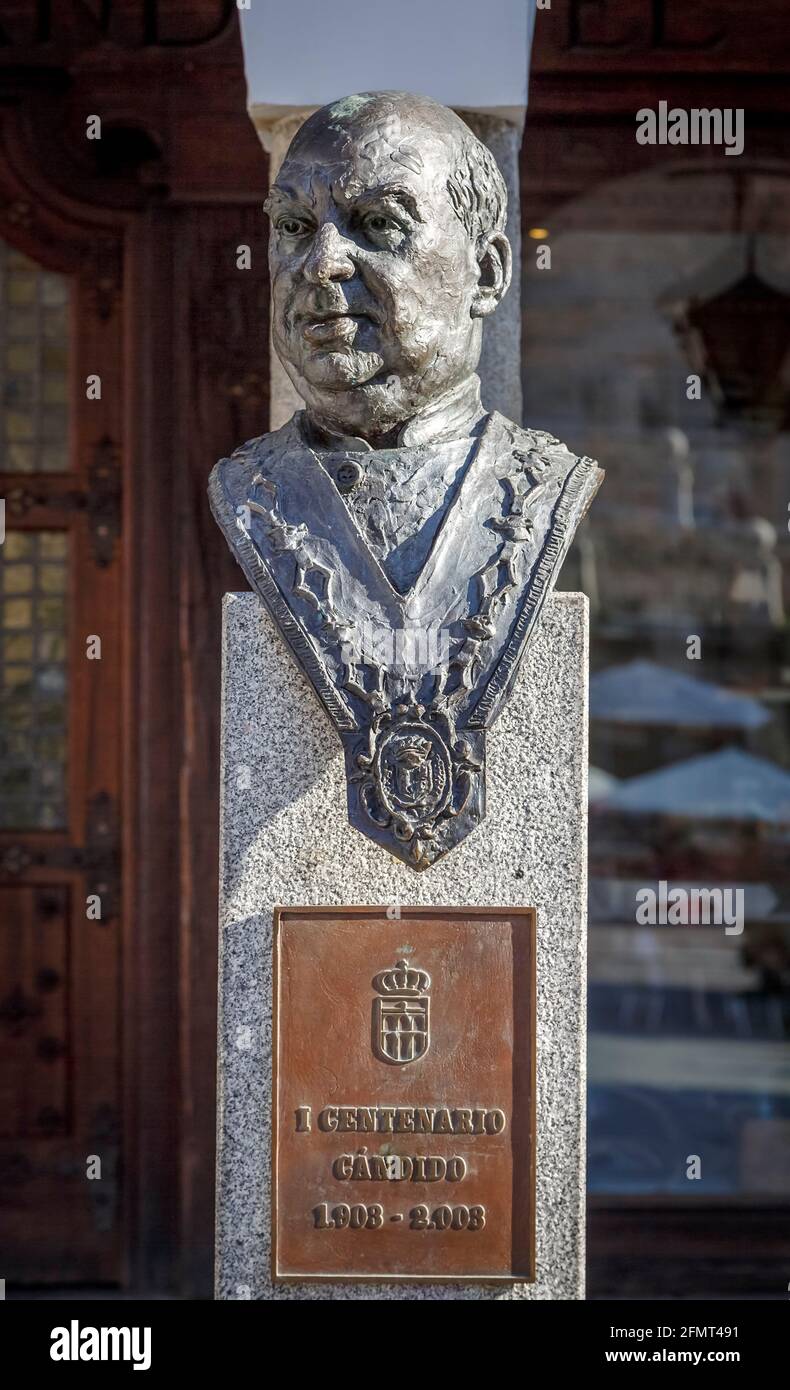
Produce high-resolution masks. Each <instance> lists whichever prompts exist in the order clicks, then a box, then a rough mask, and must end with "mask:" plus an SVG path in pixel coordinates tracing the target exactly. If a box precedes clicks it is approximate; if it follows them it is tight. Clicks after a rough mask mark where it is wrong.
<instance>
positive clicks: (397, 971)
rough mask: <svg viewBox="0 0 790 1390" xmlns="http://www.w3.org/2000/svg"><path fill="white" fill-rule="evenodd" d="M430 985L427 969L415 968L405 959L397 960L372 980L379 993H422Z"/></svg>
mask: <svg viewBox="0 0 790 1390" xmlns="http://www.w3.org/2000/svg"><path fill="white" fill-rule="evenodd" d="M430 987H431V977H430V975H429V974H428V972H427V970H417V969H415V968H414V966H411V965H409V964H408V962H407V961H405V960H399V961H398V963H397V965H394V966H392V968H391V969H390V970H382V971H381V972H380V974H378V975H376V977H375V979H374V981H373V988H374V989H376V990H378V992H379V994H424V993H425V991H426V990H428V989H430Z"/></svg>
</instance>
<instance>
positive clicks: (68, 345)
mask: <svg viewBox="0 0 790 1390" xmlns="http://www.w3.org/2000/svg"><path fill="white" fill-rule="evenodd" d="M374 9H375V7H374ZM371 23H375V14H374V11H373V10H372V11H371ZM484 59H485V55H484V54H481V58H480V61H481V62H483V61H484ZM789 66H790V16H788V14H787V10H786V0H763V3H762V4H761V5H760V6H759V10H758V11H755V12H754V13H752V12H750V11H749V10H747V9H746V8H745V7H744V6H742V5H741V4H739V3H737V0H706V3H704V4H702V3H700V4H695V5H693V6H689V5H687V4H685V3H681V0H617V3H614V0H611V3H609V0H554V3H553V5H552V6H551V8H550V9H548V10H545V11H540V12H539V13H538V15H537V24H536V30H535V38H534V44H533V53H532V71H531V78H530V95H529V111H528V115H527V123H526V131H525V137H524V141H523V145H522V150H521V159H520V185H521V232H522V266H523V280H522V286H521V294H522V311H523V312H522V364H523V372H522V383H521V385H522V391H523V399H524V419H525V421H526V422H528V423H530V424H534V425H536V426H539V427H541V428H545V429H548V430H550V431H551V432H553V433H555V434H557V435H558V436H559V437H560V438H562V439H564V440H566V441H567V442H568V443H569V445H570V446H571V447H572V448H574V449H575V450H577V451H578V452H580V453H588V454H592V455H594V456H595V457H597V458H599V459H600V461H601V462H602V464H603V465H604V466H605V468H606V470H607V479H606V484H605V487H604V488H603V490H602V492H601V493H600V494H599V497H598V499H597V501H596V504H595V508H594V509H593V512H592V514H591V517H590V518H589V520H588V521H587V522H586V523H585V525H584V527H583V528H582V531H581V533H580V535H579V537H578V539H577V542H576V544H575V547H574V550H573V552H572V555H571V557H570V559H569V561H568V563H567V565H566V568H565V570H564V572H563V580H562V584H563V587H565V588H568V589H575V588H581V589H583V590H585V592H586V593H587V594H588V595H589V597H590V602H591V608H592V624H593V630H592V660H593V675H592V681H591V714H592V735H591V762H592V772H591V793H590V794H591V826H590V875H591V879H590V996H589V1021H590V1043H589V1072H590V1125H589V1186H590V1194H591V1196H590V1223H589V1261H590V1293H591V1294H592V1296H596V1295H598V1296H626V1297H628V1296H637V1297H638V1296H642V1297H648V1296H655V1295H664V1296H666V1297H670V1298H677V1297H695V1296H696V1297H705V1296H719V1295H726V1294H728V1293H729V1294H732V1295H733V1296H736V1297H745V1296H746V1297H748V1296H754V1297H771V1296H774V1297H784V1296H786V1289H787V1267H786V1265H787V1250H788V1245H789V1244H790V1043H789V1042H788V1034H789V1033H790V1003H789V1001H788V992H789V991H790V852H789V846H788V842H789V841H790V756H789V754H790V713H789V711H790V649H789V644H788V612H789V611H790V580H789V579H788V553H789V552H790V536H789V535H788V525H789V523H790V511H788V505H789V504H790V445H789V444H788V438H789V436H788V433H787V428H788V422H789V421H790V364H789V362H788V352H789V350H790V312H789V311H790V251H788V246H790V241H789V240H788V230H790V226H789V224H790V198H789V196H788V189H790V184H789V183H788V179H790V147H789V143H788V128H789V126H790V85H788V81H787V74H788V67H789ZM337 95H340V93H337ZM662 100H665V101H668V102H669V104H670V106H678V107H682V108H686V109H689V108H692V107H704V108H725V107H731V108H739V107H740V108H744V109H745V123H746V141H745V149H744V153H743V154H742V155H740V156H739V157H737V158H730V157H726V156H725V154H724V151H723V149H722V148H712V147H704V146H703V147H691V146H680V147H675V146H655V147H650V146H644V145H639V144H637V142H636V139H635V113H636V112H637V110H639V109H640V108H643V107H653V108H655V107H657V105H658V102H659V101H662ZM245 105H246V90H245V81H244V69H243V63H242V50H241V41H240V36H239V32H238V15H237V8H236V4H235V3H234V0H190V3H184V0H153V3H151V0H145V3H144V0H102V3H99V0H63V3H62V4H55V3H48V0H36V2H35V3H34V2H33V0H17V2H16V3H15V0H0V303H1V304H2V308H1V309H0V383H1V384H2V411H1V412H0V451H1V452H0V496H2V497H3V498H4V499H5V522H6V538H5V542H4V544H3V545H2V546H0V724H1V725H2V733H1V735H0V737H1V738H2V746H1V748H0V764H1V767H0V910H1V912H2V920H1V922H0V1249H1V1250H2V1255H3V1269H2V1270H0V1274H2V1275H4V1277H5V1278H6V1280H7V1284H8V1286H9V1290H11V1289H12V1288H14V1287H21V1286H28V1287H31V1286H38V1287H51V1288H61V1289H63V1288H67V1287H70V1286H74V1285H83V1286H88V1287H91V1288H95V1289H98V1288H100V1287H104V1288H106V1289H107V1290H111V1289H124V1288H125V1289H133V1290H137V1291H142V1292H144V1293H148V1294H156V1293H162V1294H168V1293H169V1294H174V1295H176V1296H186V1297H194V1296H209V1295H210V1290H211V1252H212V1234H213V1232H212V1227H213V1148H214V1114H215V1110H214V1103H215V1095H214V1072H215V1008H216V891H217V833H218V828H217V782H218V764H217V743H218V717H219V623H220V600H221V596H222V594H223V593H224V592H225V591H226V590H228V589H234V588H239V587H242V584H243V581H242V578H241V575H240V572H239V571H238V570H237V569H236V567H235V566H234V564H233V563H232V561H231V560H230V557H229V555H228V554H227V553H226V549H225V545H224V541H223V540H222V538H221V536H220V534H219V532H218V531H217V528H216V527H215V526H214V524H213V522H212V520H211V517H210V515H209V511H208V506H207V501H206V494H205V486H206V479H207V475H208V472H209V469H210V467H211V465H212V464H213V462H214V460H215V459H216V458H218V457H219V456H221V455H222V454H224V453H226V452H228V451H229V450H230V449H232V448H233V447H234V446H235V445H236V444H237V443H238V442H239V441H241V440H243V439H246V438H248V437H250V436H252V435H255V434H259V433H261V432H262V431H263V430H265V429H266V428H267V427H268V423H269V409H270V380H271V363H270V359H269V345H268V329H267V324H268V281H267V269H266V237H267V230H266V219H265V216H264V214H263V212H262V209H261V203H262V198H263V195H264V192H265V189H266V187H267V186H268V173H269V171H268V167H267V166H268V160H267V156H266V154H265V153H264V151H263V150H262V148H261V145H260V144H259V141H258V139H257V136H256V133H255V130H254V129H253V125H252V123H251V122H250V120H249V117H248V116H247V113H246V109H245ZM97 115H98V116H100V117H101V122H102V127H101V139H100V140H92V139H89V138H86V135H87V132H88V130H89V129H90V124H89V123H90V121H91V119H92V118H93V117H95V116H97ZM240 246H248V247H249V248H250V267H249V269H240V268H239V265H238V249H239V247H240ZM547 246H548V247H550V249H551V268H550V269H541V268H539V266H540V262H541V259H542V260H543V261H545V257H543V258H541V257H539V256H538V251H539V249H540V248H545V247H547ZM694 377H698V378H699V381H700V389H699V391H697V390H696V389H695V387H694V383H693V378H694ZM89 378H98V379H99V381H98V386H97V383H96V381H95V380H94V381H89ZM97 638H98V639H99V645H98V646H97V642H96V639H97ZM661 881H665V882H668V883H669V884H670V886H678V885H681V886H685V887H687V888H689V889H691V888H693V887H695V886H696V887H720V888H731V889H733V890H736V889H742V890H743V902H744V918H745V926H744V930H743V932H742V933H741V934H736V933H729V934H728V933H726V932H725V931H724V928H723V927H715V926H712V925H705V924H703V923H695V922H693V921H692V922H691V923H689V924H682V925H668V924H666V925H662V924H661V923H657V924H656V925H651V924H640V923H639V922H638V921H637V915H636V905H637V894H638V893H639V892H640V890H642V889H644V888H646V887H653V888H654V889H655V890H658V885H659V883H660V882H661ZM97 902H98V904H99V906H98V909H97V906H96V904H97ZM91 1155H96V1156H99V1157H100V1158H101V1163H102V1178H101V1180H98V1181H97V1180H92V1181H89V1180H86V1164H87V1162H88V1160H89V1156H91ZM695 1156H696V1157H697V1158H698V1159H699V1165H698V1169H699V1176H691V1177H690V1176H689V1172H692V1173H694V1172H696V1168H695V1165H694V1164H693V1162H692V1159H693V1158H694V1157H695Z"/></svg>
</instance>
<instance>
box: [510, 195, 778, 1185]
mask: <svg viewBox="0 0 790 1390" xmlns="http://www.w3.org/2000/svg"><path fill="white" fill-rule="evenodd" d="M628 182H629V183H630V184H631V185H632V186H631V187H630V189H628V188H626V185H625V182H624V183H622V184H620V185H617V186H615V187H614V192H613V191H612V187H611V186H610V187H607V189H606V190H605V191H604V192H603V193H602V192H600V191H598V192H597V193H596V194H595V195H594V196H593V197H591V198H590V199H589V200H587V201H585V200H579V202H578V203H577V204H575V205H568V207H567V208H565V209H563V214H562V215H563V218H564V219H565V224H566V229H565V230H564V231H563V230H560V229H559V227H558V228H557V229H556V230H555V231H554V232H553V234H552V242H553V263H552V265H553V268H552V273H551V276H546V275H542V274H540V273H539V272H535V270H534V269H533V268H532V266H531V265H529V264H528V265H527V270H526V280H525V312H526V316H527V323H528V326H529V333H528V338H527V344H528V346H527V351H526V354H525V363H524V383H525V402H526V420H527V422H528V424H530V425H531V426H535V427H537V428H541V429H548V430H549V431H551V433H553V434H556V435H557V436H559V438H561V439H563V440H566V441H567V442H568V444H569V445H570V447H571V448H573V449H575V451H576V452H578V453H582V454H586V453H589V454H592V455H593V456H595V457H597V458H598V459H599V460H600V462H601V464H602V466H603V467H604V468H605V469H606V474H607V476H606V481H605V484H604V487H603V488H602V490H601V492H600V494H599V496H598V498H597V499H596V502H595V506H594V507H593V508H592V510H591V513H590V516H589V518H588V519H587V521H586V522H585V523H584V525H583V527H582V528H581V530H580V532H579V536H578V539H577V543H576V545H575V547H574V551H573V552H572V555H571V557H569V562H568V564H567V566H566V568H565V569H564V571H563V575H562V581H561V583H562V587H564V588H568V589H578V588H582V589H585V590H586V591H587V593H588V595H589V596H590V603H591V610H592V633H591V661H592V678H591V689H590V697H591V710H590V712H591V716H592V723H591V738H590V751H591V761H592V763H593V768H592V770H591V777H590V800H591V815H590V838H589V866H590V939H589V960H590V977H589V1026H590V1041H589V1075H590V1095H589V1123H590V1132H589V1146H588V1153H589V1182H590V1187H591V1190H592V1191H597V1192H602V1193H613V1194H620V1193H644V1194H650V1193H662V1192H663V1193H675V1194H682V1195H683V1196H695V1195H696V1196H698V1197H702V1198H704V1197H706V1196H710V1195H712V1194H731V1195H734V1194H739V1193H750V1194H755V1195H761V1194H767V1193H771V1194H784V1195H785V1196H786V1195H787V1194H788V1193H790V1165H788V1161H787V1154H788V1152H790V770H789V769H790V624H788V615H789V614H790V585H788V574H789V573H790V566H789V565H788V560H789V559H790V538H789V537H788V532H787V516H788V512H787V505H788V504H787V499H788V497H790V434H788V432H787V431H786V430H785V429H783V428H781V420H782V419H786V418H787V411H786V410H778V409H777V410H776V411H775V412H774V414H773V415H772V417H771V420H774V421H775V422H774V423H773V424H772V423H771V421H770V420H766V419H763V418H761V419H760V420H758V421H757V422H756V423H754V422H750V421H749V420H741V421H739V422H733V421H732V420H730V419H722V416H721V412H720V411H719V410H717V406H716V401H715V399H714V398H713V395H712V393H711V391H710V390H703V391H702V393H701V395H699V394H697V393H695V392H693V391H691V392H689V390H688V376H689V373H690V372H691V371H692V370H693V367H692V366H691V365H690V363H689V361H688V360H687V358H686V356H685V355H684V344H683V342H682V340H679V339H678V338H676V337H674V336H673V332H672V325H671V323H670V322H669V321H668V318H667V314H666V309H665V301H666V298H667V295H668V294H669V293H670V292H671V291H672V290H673V287H676V286H677V285H678V283H685V282H686V281H687V280H688V279H690V280H691V281H692V282H693V283H697V282H698V281H699V279H700V277H703V278H704V276H705V274H706V272H707V268H708V267H710V266H712V265H719V264H720V263H721V258H722V257H723V256H724V255H725V254H726V253H731V254H734V253H735V252H737V253H739V254H741V256H742V254H743V246H742V245H741V240H739V239H738V238H733V237H731V236H729V235H722V234H721V233H719V232H716V231H714V230H711V226H710V225H705V222H704V214H705V209H706V207H707V199H708V197H710V196H711V194H710V190H709V189H708V187H707V185H704V184H703V183H702V182H701V183H700V186H699V187H698V188H697V189H696V193H697V194H698V195H699V196H698V197H697V201H696V203H694V202H693V200H689V186H690V180H685V181H683V180H677V181H676V182H675V184H674V185H673V184H672V182H671V180H662V179H660V178H659V177H658V176H656V177H655V179H653V177H652V176H651V178H650V179H635V180H631V181H628ZM618 189H619V193H618ZM757 192H758V193H759V190H758V191H757ZM618 197H619V201H618ZM613 207H616V208H617V214H616V216H615V215H614V214H613V213H612V208H613ZM695 208H698V209H701V211H700V212H699V214H698V215H699V218H700V223H701V225H700V226H699V228H698V229H695V228H694V226H693V219H694V217H695V215H697V214H695V211H694V209H695ZM618 220H620V221H621V223H623V224H626V225H630V226H631V228H632V230H628V231H625V230H620V229H618V228H617V226H616V225H613V224H615V223H616V222H617V221H618ZM722 220H724V224H725V225H726V219H722ZM640 221H641V222H642V224H643V225H644V228H645V229H644V230H643V231H640V230H639V225H640ZM602 228H606V229H608V230H601V229H602ZM754 249H755V258H756V264H757V266H758V268H759V270H760V274H761V275H762V276H763V277H764V278H765V279H766V280H767V281H768V282H769V283H771V284H772V285H776V286H779V287H782V286H783V287H790V250H789V249H788V244H787V239H786V238H784V237H779V236H772V235H767V234H765V235H760V236H759V237H758V238H757V241H756V246H755V248H754ZM736 260H737V256H736ZM738 264H740V261H738ZM788 303H790V300H788ZM728 331H729V330H728ZM718 346H719V347H720V348H721V347H722V344H721V343H720V342H719V344H718ZM724 346H727V345H726V344H725V345H724ZM730 346H731V344H730ZM713 347H714V348H715V347H716V344H715V343H714V344H713ZM757 356H759V354H755V355H753V358H752V361H751V364H750V365H751V368H752V370H753V371H754V372H756V373H758V374H759V370H760V362H758V360H757ZM764 365H765V370H766V371H768V370H769V369H770V370H773V367H774V365H775V364H773V361H772V360H769V358H768V356H766V360H765V364H764ZM750 381H751V378H750ZM769 385H770V382H769ZM772 389H773V388H772ZM662 885H664V888H663V893H664V897H663V899H662ZM674 889H679V890H681V892H682V893H683V894H685V899H683V900H681V899H675V900H674V901H675V905H676V910H675V912H674V913H673V912H672V911H671V904H668V903H667V901H666V896H667V894H668V893H669V892H671V891H672V890H674ZM646 890H652V892H653V894H654V901H653V902H652V904H651V901H650V899H649V898H646V897H645V893H646ZM705 890H708V891H710V890H715V891H716V892H718V893H720V894H721V895H722V897H721V900H720V902H713V903H712V902H711V899H709V898H705V897H699V896H698V897H697V898H695V896H694V895H695V893H696V894H701V893H702V892H704V891H705ZM736 894H738V895H739V897H738V898H736V897H735V895H736ZM682 901H685V903H686V904H687V909H686V910H685V913H684V910H683V907H682V906H681V903H682ZM739 902H740V905H741V909H742V912H741V915H740V919H739V917H738V915H737V905H738V903H739ZM695 904H696V905H695ZM716 906H718V907H720V908H721V911H722V912H723V914H724V919H723V920H720V921H718V922H717V921H715V920H713V919H712V911H711V908H712V907H716ZM651 908H652V913H651ZM640 909H641V912H640ZM741 926H742V930H741V929H740V928H741ZM694 1155H697V1156H699V1158H700V1160H701V1165H700V1170H699V1172H697V1171H696V1169H695V1168H694V1165H693V1164H692V1163H691V1162H690V1160H691V1159H692V1158H693V1156H694Z"/></svg>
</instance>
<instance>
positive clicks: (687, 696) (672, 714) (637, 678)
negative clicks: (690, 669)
mask: <svg viewBox="0 0 790 1390" xmlns="http://www.w3.org/2000/svg"><path fill="white" fill-rule="evenodd" d="M590 714H591V715H592V716H593V718H594V719H608V720H609V721H611V722H612V723H616V724H663V725H668V726H670V727H675V728H684V729H759V728H760V727H761V726H762V725H763V724H765V723H767V722H768V720H769V719H770V718H771V716H770V714H769V713H768V711H767V710H766V709H765V707H764V706H763V705H761V704H760V702H759V700H754V699H752V698H751V696H749V695H739V694H738V693H737V692H736V691H732V690H725V689H724V687H723V686H720V685H714V684H713V683H712V682H711V681H703V680H699V679H697V678H696V677H694V676H686V675H684V674H683V673H682V672H679V671H672V670H670V669H669V667H666V666H659V665H657V664H656V663H655V662H653V661H629V662H627V663H626V664H625V665H623V666H609V667H607V668H606V670H604V671H598V672H597V674H596V675H594V676H593V677H592V679H591V681H590Z"/></svg>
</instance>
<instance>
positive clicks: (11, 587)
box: [0, 186, 122, 1289]
mask: <svg viewBox="0 0 790 1390" xmlns="http://www.w3.org/2000/svg"><path fill="white" fill-rule="evenodd" d="M0 191H2V189H1V186H0ZM3 211H4V214H5V215H4V217H3V220H2V237H3V240H2V241H0V382H1V383H2V401H1V403H0V497H2V498H3V500H4V503H5V508H4V511H5V518H4V519H5V536H4V540H3V543H2V544H1V545H0V1192H1V1193H2V1196H0V1249H2V1252H3V1269H2V1271H1V1272H2V1274H3V1276H4V1277H5V1279H6V1282H7V1286H8V1287H9V1289H10V1288H12V1287H13V1285H14V1284H15V1283H26V1284H29V1283H56V1284H60V1283H63V1284H65V1283H69V1282H73V1281H78V1282H80V1283H103V1282H112V1281H116V1280H118V1279H119V1277H120V1276H121V1250H122V1244H121V1232H120V1225H121V1221H120V1216H121V1194H120V1177H121V1175H120V1164H119V1153H120V1143H121V1133H120V1129H121V1122H120V1115H121V1089H120V1080H121V1074H120V1064H121V1057H120V1037H121V1028H120V1016H121V1015H120V982H121V947H120V939H121V938H120V928H121V922H120V903H121V891H120V890H121V883H120V859H119V843H120V841H119V833H120V825H119V805H120V766H121V737H120V734H121V650H120V632H121V623H120V613H121V599H122V594H121V583H120V573H121V570H120V470H119V458H120V442H121V441H120V422H121V389H120V388H121V382H120V354H119V346H120V297H119V295H118V292H117V291H118V285H117V281H116V278H115V276H114V270H113V266H114V264H115V262H114V245H113V243H112V240H111V239H107V240H104V241H102V239H101V238H98V239H96V237H95V236H92V234H91V233H90V232H89V230H88V229H83V230H82V234H81V235H79V236H78V235H75V232H74V229H72V228H69V229H64V234H63V237H62V239H61V240H59V238H58V235H57V229H54V228H52V227H49V228H45V227H43V226H42V225H40V224H39V223H38V222H37V220H36V218H35V215H34V213H33V212H32V210H31V208H30V205H29V204H27V203H26V202H24V201H14V200H13V199H11V200H10V201H9V200H7V201H6V202H5V205H4V207H3ZM86 246H91V247H92V249H93V251H94V253H96V252H98V253H99V254H98V255H96V254H94V255H93V256H86V255H85V251H86ZM97 266H100V267H103V270H101V271H97ZM89 378H91V379H92V380H91V381H90V382H89V380H88V379H89Z"/></svg>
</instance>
